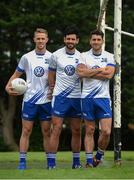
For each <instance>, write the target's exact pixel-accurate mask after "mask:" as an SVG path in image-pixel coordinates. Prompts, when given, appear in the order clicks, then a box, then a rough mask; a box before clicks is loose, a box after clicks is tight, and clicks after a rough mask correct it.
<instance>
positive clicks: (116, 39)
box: [97, 0, 134, 165]
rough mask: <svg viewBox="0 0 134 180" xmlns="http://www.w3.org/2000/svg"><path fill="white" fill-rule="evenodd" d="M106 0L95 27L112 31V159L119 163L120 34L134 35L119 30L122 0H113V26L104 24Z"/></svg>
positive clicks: (103, 0)
mask: <svg viewBox="0 0 134 180" xmlns="http://www.w3.org/2000/svg"><path fill="white" fill-rule="evenodd" d="M107 4H108V0H100V14H99V18H98V22H97V28H98V29H101V30H102V31H103V32H104V34H105V30H106V29H107V30H110V31H114V58H115V62H116V73H115V76H114V88H113V89H114V90H113V92H114V93H113V95H114V97H113V106H114V107H113V119H114V123H113V125H114V127H113V128H114V161H115V163H116V164H118V165H120V164H121V34H124V35H127V36H130V37H134V34H132V33H129V32H125V31H122V30H121V24H122V0H114V28H111V27H108V26H107V25H106V24H105V14H106V7H107Z"/></svg>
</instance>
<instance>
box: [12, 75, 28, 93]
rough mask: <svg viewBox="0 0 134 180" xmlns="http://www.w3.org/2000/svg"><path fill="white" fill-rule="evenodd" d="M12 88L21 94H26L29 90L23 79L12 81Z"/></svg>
mask: <svg viewBox="0 0 134 180" xmlns="http://www.w3.org/2000/svg"><path fill="white" fill-rule="evenodd" d="M11 84H12V88H13V89H14V92H17V93H19V94H20V95H21V94H24V93H25V91H26V89H27V83H26V81H25V80H24V79H22V78H15V79H13V80H12V81H11Z"/></svg>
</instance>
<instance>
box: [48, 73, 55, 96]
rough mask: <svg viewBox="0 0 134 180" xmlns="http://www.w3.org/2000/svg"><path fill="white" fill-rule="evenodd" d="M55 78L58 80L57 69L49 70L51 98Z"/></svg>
mask: <svg viewBox="0 0 134 180" xmlns="http://www.w3.org/2000/svg"><path fill="white" fill-rule="evenodd" d="M55 80H56V71H54V70H49V72H48V84H49V95H48V96H49V97H48V98H49V99H51V98H52V93H53V89H54V86H55Z"/></svg>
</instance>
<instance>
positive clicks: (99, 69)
mask: <svg viewBox="0 0 134 180" xmlns="http://www.w3.org/2000/svg"><path fill="white" fill-rule="evenodd" d="M103 36H104V35H103V32H102V31H99V30H95V31H93V32H91V35H90V45H91V47H92V48H91V50H89V51H87V52H84V53H83V54H82V57H83V63H84V64H85V65H84V64H80V65H78V69H77V73H78V75H79V76H80V77H82V78H83V90H82V113H83V118H84V120H85V140H84V144H85V151H86V167H96V166H97V165H98V164H99V163H100V161H101V158H102V156H103V155H104V151H105V150H106V148H107V146H108V144H109V140H110V133H111V125H112V110H111V102H110V93H109V80H110V79H111V78H112V77H113V75H114V72H115V62H114V59H113V55H112V54H110V53H109V52H107V51H103V50H102V45H103ZM95 120H99V123H100V126H101V133H100V135H99V139H98V150H97V153H96V155H95V156H94V157H93V149H94V131H95Z"/></svg>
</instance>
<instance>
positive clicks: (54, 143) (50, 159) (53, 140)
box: [47, 116, 63, 169]
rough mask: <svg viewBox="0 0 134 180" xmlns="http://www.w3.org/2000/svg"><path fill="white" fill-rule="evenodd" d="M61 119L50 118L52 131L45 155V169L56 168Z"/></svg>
mask: <svg viewBox="0 0 134 180" xmlns="http://www.w3.org/2000/svg"><path fill="white" fill-rule="evenodd" d="M62 123H63V118H60V117H56V116H52V130H51V135H50V141H49V146H48V154H47V168H48V169H53V168H55V166H56V162H55V158H56V152H57V150H58V146H59V136H60V134H61V130H62Z"/></svg>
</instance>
